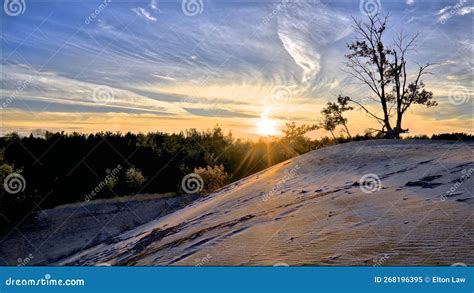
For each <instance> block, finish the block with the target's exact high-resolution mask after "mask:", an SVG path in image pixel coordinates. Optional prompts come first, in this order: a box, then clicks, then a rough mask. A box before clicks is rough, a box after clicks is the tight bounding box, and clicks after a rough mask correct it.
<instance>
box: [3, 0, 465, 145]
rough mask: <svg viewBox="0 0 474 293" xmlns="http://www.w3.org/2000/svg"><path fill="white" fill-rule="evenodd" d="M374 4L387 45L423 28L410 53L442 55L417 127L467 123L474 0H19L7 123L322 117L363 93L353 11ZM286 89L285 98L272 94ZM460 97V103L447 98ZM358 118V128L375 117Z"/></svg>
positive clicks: (148, 126) (145, 126) (139, 125)
mask: <svg viewBox="0 0 474 293" xmlns="http://www.w3.org/2000/svg"><path fill="white" fill-rule="evenodd" d="M3 1H9V0H3ZM10 1H14V0H10ZM16 1H21V0H16ZM190 1H191V2H194V3H187V2H190ZM365 2H371V3H365ZM282 3H284V5H282ZM379 3H380V4H379ZM186 4H188V6H186ZM192 4H196V6H195V7H197V10H196V11H195V15H191V14H194V13H193V11H192V10H190V9H192V8H193V7H192V6H189V5H192ZM371 4H375V6H376V7H377V8H376V9H380V11H381V12H382V13H390V15H391V17H390V27H389V30H388V36H387V37H388V38H387V39H388V40H390V38H392V36H393V35H394V33H395V32H398V31H401V30H403V31H404V32H405V33H408V34H414V33H416V32H420V33H421V36H420V38H419V40H418V44H417V50H416V51H414V52H412V53H411V55H410V59H411V61H414V62H418V63H425V62H428V61H430V62H435V63H436V65H435V66H434V67H433V69H432V71H433V73H434V75H432V76H428V77H427V78H426V79H425V83H426V84H427V88H428V89H430V90H432V91H433V92H434V94H435V97H436V99H437V101H438V102H439V104H440V105H439V106H438V107H437V108H436V109H434V110H429V111H427V110H426V109H423V108H414V109H413V111H412V113H409V115H410V117H411V118H409V119H408V120H407V123H408V126H410V127H411V130H412V133H433V132H440V131H466V132H472V88H473V87H472V80H473V75H472V74H473V73H472V68H473V67H472V65H473V64H472V62H473V61H472V60H473V58H472V56H473V14H472V12H473V7H474V4H473V2H472V1H464V0H461V2H459V1H420V0H414V1H413V0H409V1H376V0H362V1H316V0H309V1H287V2H281V1H215V0H214V1H206V0H202V1H199V0H194V1H193V0H187V1H186V0H185V1H184V2H183V1H159V0H152V1H114V0H111V1H110V2H107V0H106V2H104V1H49V0H48V1H44V0H43V1H33V0H25V2H24V8H25V9H24V11H23V14H19V15H17V16H11V15H8V13H7V12H8V11H7V10H6V8H5V7H6V6H5V5H4V10H3V11H2V20H1V21H2V37H1V44H2V57H1V65H2V76H1V83H2V100H3V101H2V104H3V112H2V114H3V115H2V118H3V119H2V122H3V132H9V131H18V132H21V133H28V132H30V131H34V130H37V129H42V130H44V129H48V130H66V131H81V132H95V131H101V130H116V131H118V130H120V131H128V130H131V131H135V132H137V131H145V132H146V131H156V130H165V131H178V130H181V129H185V128H191V127H196V128H208V127H212V126H213V125H214V124H216V123H219V124H220V125H221V126H223V127H224V128H225V129H230V130H232V131H233V132H234V133H236V134H237V135H238V136H246V137H252V136H255V135H258V131H257V130H256V128H258V127H257V126H255V125H258V123H259V121H260V122H261V120H262V119H272V121H274V122H275V125H276V126H277V128H278V127H280V126H281V125H282V124H283V123H285V122H287V121H290V120H293V121H297V122H301V123H303V122H306V123H311V122H316V121H317V120H318V119H319V111H320V110H321V107H323V106H324V104H325V103H326V102H327V101H328V100H330V99H334V97H335V96H336V95H337V94H339V93H343V94H347V95H352V96H355V97H361V98H362V97H364V96H365V95H366V94H367V91H366V89H365V88H364V87H362V86H361V85H360V84H357V83H356V82H355V81H354V80H352V79H351V78H349V76H348V75H347V74H345V73H344V71H343V70H344V65H343V61H344V54H345V53H347V47H346V43H348V42H350V41H351V40H353V39H354V36H355V35H354V33H353V29H352V27H351V24H352V20H351V16H354V17H358V18H364V17H365V16H364V14H363V12H364V9H370V6H364V5H371ZM364 7H365V8H364ZM10 14H11V13H10ZM281 88H283V89H284V93H285V96H284V97H283V98H282V99H278V98H277V99H275V90H278V89H281ZM453 93H454V95H461V98H462V99H463V103H462V104H459V103H454V104H453V103H449V99H448V97H449V96H450V95H451V96H452V95H453ZM373 107H376V105H373ZM350 115H351V119H350V124H349V126H350V127H351V128H352V129H354V131H355V132H362V131H363V129H364V128H366V127H370V126H371V125H372V124H371V122H370V120H369V119H368V118H367V117H366V116H365V115H363V114H362V113H360V112H357V111H355V112H354V113H351V114H350ZM351 121H352V122H353V123H352V124H351Z"/></svg>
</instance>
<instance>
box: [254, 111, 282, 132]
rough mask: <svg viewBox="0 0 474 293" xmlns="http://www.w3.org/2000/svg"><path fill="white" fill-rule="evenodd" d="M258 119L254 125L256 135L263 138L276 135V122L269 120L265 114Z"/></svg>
mask: <svg viewBox="0 0 474 293" xmlns="http://www.w3.org/2000/svg"><path fill="white" fill-rule="evenodd" d="M260 117H261V118H260V119H259V120H258V121H257V123H256V125H257V131H258V133H259V134H260V135H264V136H271V135H277V134H278V129H277V121H275V120H272V119H269V118H268V116H267V113H265V112H264V113H262V114H261V115H260Z"/></svg>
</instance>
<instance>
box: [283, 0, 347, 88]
mask: <svg viewBox="0 0 474 293" xmlns="http://www.w3.org/2000/svg"><path fill="white" fill-rule="evenodd" d="M277 21H278V37H279V39H280V41H281V43H282V45H283V47H284V48H285V50H286V52H287V53H288V54H289V55H290V57H291V58H292V59H293V61H294V62H295V63H296V64H297V65H298V66H299V67H300V69H301V71H302V72H301V79H300V82H299V84H298V85H294V86H295V87H297V92H299V93H302V92H304V91H307V90H308V89H309V88H310V86H311V84H312V83H313V82H314V81H315V77H316V75H317V74H318V73H319V72H320V70H321V52H322V50H323V49H324V48H325V46H328V45H329V44H331V43H333V42H335V41H337V40H339V39H341V38H343V37H345V36H347V35H348V34H349V33H350V32H351V29H350V22H349V21H350V20H349V18H348V17H347V16H343V15H341V13H340V12H337V11H334V10H331V9H329V8H328V7H327V6H325V5H323V4H321V3H307V2H303V1H302V2H295V3H292V5H291V6H290V7H288V8H286V9H284V10H283V13H281V14H280V15H278V18H277Z"/></svg>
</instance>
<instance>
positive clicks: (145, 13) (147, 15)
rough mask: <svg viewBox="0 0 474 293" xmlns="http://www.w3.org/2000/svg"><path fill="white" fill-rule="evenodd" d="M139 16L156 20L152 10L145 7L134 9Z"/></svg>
mask: <svg viewBox="0 0 474 293" xmlns="http://www.w3.org/2000/svg"><path fill="white" fill-rule="evenodd" d="M132 11H133V12H135V13H136V14H137V15H138V16H141V17H143V18H145V19H146V20H150V21H156V17H153V16H152V15H151V14H150V12H148V11H147V10H146V9H145V8H141V7H137V8H133V9H132Z"/></svg>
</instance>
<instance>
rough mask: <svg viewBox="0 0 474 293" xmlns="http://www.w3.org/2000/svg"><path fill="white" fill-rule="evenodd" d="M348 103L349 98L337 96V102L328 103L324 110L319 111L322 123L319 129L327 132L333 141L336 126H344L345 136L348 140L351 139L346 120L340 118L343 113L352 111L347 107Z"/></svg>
mask: <svg viewBox="0 0 474 293" xmlns="http://www.w3.org/2000/svg"><path fill="white" fill-rule="evenodd" d="M349 101H350V98H349V97H344V96H341V95H339V96H338V97H337V102H328V103H327V106H326V108H323V110H322V111H321V114H322V115H323V122H322V123H321V125H320V128H323V129H325V130H327V131H329V132H330V133H331V135H332V137H333V138H334V139H336V137H335V136H334V130H335V129H336V127H337V126H338V125H342V126H344V130H345V132H346V134H347V136H348V137H349V138H351V137H352V136H351V133H350V132H349V128H347V119H346V118H344V117H343V116H342V113H343V112H345V111H349V110H353V109H354V108H353V107H351V106H349Z"/></svg>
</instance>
